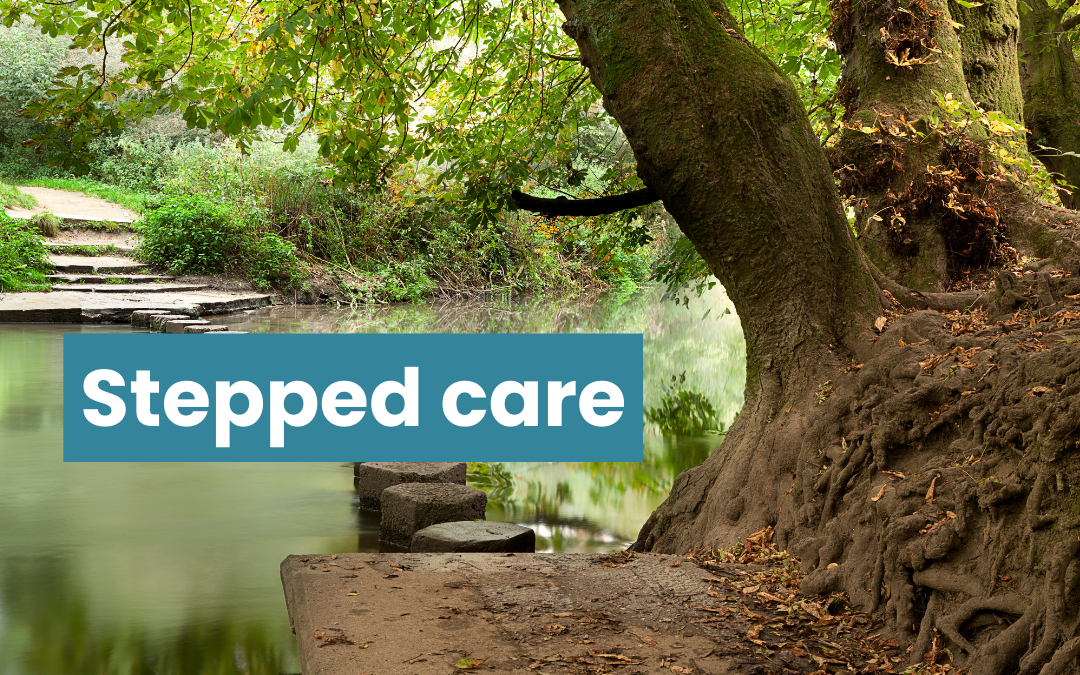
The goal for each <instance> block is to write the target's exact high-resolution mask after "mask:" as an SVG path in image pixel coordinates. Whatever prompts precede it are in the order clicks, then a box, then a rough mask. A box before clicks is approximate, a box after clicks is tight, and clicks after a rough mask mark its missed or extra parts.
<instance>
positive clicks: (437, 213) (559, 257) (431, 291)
mask: <svg viewBox="0 0 1080 675" xmlns="http://www.w3.org/2000/svg"><path fill="white" fill-rule="evenodd" d="M125 133H127V132H125ZM98 145H99V146H100V147H99V148H98V150H99V151H100V152H101V153H103V154H101V155H100V156H99V157H98V158H97V159H96V160H95V161H94V163H93V164H92V165H91V172H90V174H89V175H90V176H92V177H96V178H97V179H102V180H113V181H116V182H117V183H118V184H107V183H102V182H98V180H93V179H91V178H73V177H41V176H40V175H38V176H37V177H35V178H33V179H32V180H21V181H19V182H20V183H21V184H26V185H35V186H40V187H49V188H55V189H62V190H73V191H78V192H83V193H85V194H88V195H92V196H96V197H101V198H103V199H106V200H109V201H111V202H114V203H117V204H120V205H121V206H124V207H125V208H128V209H130V210H132V211H134V212H136V213H139V214H141V215H142V218H143V219H142V221H141V222H140V223H138V224H137V225H136V226H134V227H133V228H132V229H135V230H136V231H138V232H139V233H140V234H141V235H142V238H143V243H142V247H141V249H140V250H139V252H138V254H137V255H139V256H141V258H142V259H143V260H145V261H147V262H150V263H152V264H154V265H158V266H160V267H163V268H166V269H169V270H170V271H172V272H174V273H207V274H215V273H220V272H228V273H232V274H240V275H245V276H247V277H249V278H250V279H251V281H252V282H253V283H254V284H255V285H256V286H257V287H259V288H262V289H268V288H270V287H273V288H277V289H279V290H307V289H308V288H309V284H310V283H311V281H313V280H314V279H316V278H320V279H327V278H329V279H331V280H332V281H333V283H334V284H336V286H337V288H338V292H337V293H336V294H335V295H337V297H338V298H339V299H345V300H350V299H351V300H355V301H359V302H374V303H382V302H400V301H419V300H423V299H426V298H430V297H433V296H438V297H450V296H462V295H465V296H475V295H478V294H507V293H509V294H511V295H513V294H520V293H536V292H539V293H560V294H563V293H569V294H574V293H578V292H582V291H593V290H601V289H604V288H614V289H616V290H625V289H633V288H635V287H637V286H638V285H640V284H642V283H644V282H645V281H647V279H648V276H649V273H650V269H651V266H652V265H653V263H654V262H655V260H656V258H657V257H658V251H659V250H660V249H661V248H662V241H661V242H657V241H654V237H653V236H652V234H653V232H652V231H653V230H657V228H660V229H663V228H664V227H666V226H665V225H663V223H659V221H657V222H654V221H653V220H649V219H644V218H638V217H636V216H630V217H628V216H627V215H625V214H622V215H616V216H603V217H595V218H560V219H558V220H550V219H544V218H538V217H535V216H533V215H532V214H529V213H526V212H520V211H519V212H513V211H509V210H507V211H505V212H504V213H503V214H502V215H501V216H500V217H498V218H495V219H488V220H487V221H484V222H479V223H478V221H477V219H476V217H475V216H476V214H475V213H474V211H475V205H474V204H472V203H470V202H469V201H468V200H467V199H465V198H464V195H461V194H459V193H458V188H455V187H454V186H449V187H448V186H445V185H438V184H435V183H432V182H431V181H430V180H427V179H426V178H425V177H423V176H420V175H419V174H418V173H412V174H409V173H408V172H404V173H399V174H397V175H395V176H393V177H392V178H391V180H390V181H389V183H388V185H386V186H385V188H384V189H383V190H381V191H379V192H371V191H361V190H360V189H359V188H354V187H352V186H348V185H335V184H334V181H333V180H332V177H331V175H330V174H329V173H328V171H327V169H326V167H325V165H324V164H323V162H322V161H321V160H320V158H319V156H318V148H317V146H316V145H315V142H314V139H313V138H310V139H305V140H304V141H303V142H301V144H300V147H298V148H297V149H296V151H295V152H291V153H286V152H283V151H282V150H281V146H280V144H277V143H274V142H272V141H264V142H258V143H256V144H254V145H253V146H252V148H251V151H250V153H249V154H247V155H242V154H241V153H240V152H239V151H238V150H237V149H236V148H235V147H233V146H232V145H231V144H229V143H226V142H221V141H220V139H218V140H215V139H209V138H201V139H197V140H187V141H183V142H181V141H176V140H175V139H174V140H168V139H167V138H164V137H162V136H147V135H146V134H142V135H138V134H134V133H132V134H131V135H130V136H123V137H121V138H120V140H119V141H117V142H115V143H112V142H110V143H102V144H98ZM109 153H112V154H109ZM151 163H152V164H151ZM0 173H2V172H0ZM541 193H542V190H540V191H539V192H538V194H541ZM184 200H188V201H184ZM192 200H194V201H192ZM211 212H212V214H211ZM94 225H95V224H92V223H80V224H79V225H78V226H77V227H79V228H82V229H87V228H90V227H93V226H94ZM61 227H63V225H61ZM98 227H99V228H101V229H110V230H122V229H127V228H125V227H124V226H119V225H116V224H110V223H104V224H101V225H99V226H98ZM660 239H661V240H663V239H664V235H662V234H661V236H660ZM320 292H325V286H323V287H322V288H321V289H320Z"/></svg>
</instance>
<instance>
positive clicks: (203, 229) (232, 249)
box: [135, 196, 300, 289]
mask: <svg viewBox="0 0 1080 675" xmlns="http://www.w3.org/2000/svg"><path fill="white" fill-rule="evenodd" d="M257 216H258V214H257V213H255V214H249V217H250V220H247V221H245V220H241V219H239V218H237V217H236V216H235V215H234V214H233V213H232V212H230V210H229V209H227V208H226V207H224V206H221V205H219V204H215V203H214V202H211V201H210V200H209V199H207V198H206V197H201V196H188V197H174V198H168V199H165V200H164V201H163V202H162V203H161V204H160V206H158V208H157V209H155V210H154V211H151V212H150V213H149V214H148V215H147V216H146V217H144V218H143V219H142V220H140V221H139V222H138V223H137V224H136V230H137V231H138V232H139V234H140V236H141V242H140V244H139V246H138V248H137V250H136V251H135V254H136V256H138V257H139V258H140V259H142V260H145V261H146V262H149V263H151V264H154V265H159V266H161V267H164V268H166V269H168V270H169V271H170V272H173V273H175V274H185V273H189V274H213V273H217V272H238V273H242V274H246V275H247V276H248V277H250V279H251V281H252V283H254V284H255V286H256V287H258V288H261V289H267V288H270V287H271V286H273V285H278V286H282V287H293V286H297V285H299V283H300V262H299V259H298V258H297V255H296V249H295V247H293V245H292V244H291V243H289V242H288V241H286V240H284V239H282V238H281V237H279V236H277V235H276V234H272V233H266V232H259V231H258V230H257V229H256V227H255V226H254V225H253V224H251V223H252V222H254V221H255V220H257Z"/></svg>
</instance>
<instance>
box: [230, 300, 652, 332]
mask: <svg viewBox="0 0 1080 675" xmlns="http://www.w3.org/2000/svg"><path fill="white" fill-rule="evenodd" d="M648 297H649V293H648V291H647V290H643V291H639V292H634V293H624V294H605V295H601V296H597V295H580V296H577V297H573V298H553V297H547V296H530V297H528V298H524V299H522V298H513V299H510V298H501V299H500V298H490V299H486V300H484V301H476V300H455V301H449V300H447V301H437V302H431V303H425V304H412V303H409V304H395V305H357V306H354V307H340V308H336V309H330V308H319V307H299V306H298V307H276V308H268V309H264V310H259V311H258V312H255V313H253V314H250V315H245V316H238V317H229V318H227V319H225V322H226V323H228V324H229V325H230V326H233V327H234V328H237V329H240V328H241V327H242V328H243V330H250V331H251V332H259V333H290V332H301V333H564V332H579V331H580V332H586V333H589V332H639V331H641V330H642V328H643V327H644V325H645V317H644V314H645V311H646V305H647V300H648Z"/></svg>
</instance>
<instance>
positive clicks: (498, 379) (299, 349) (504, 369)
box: [64, 333, 642, 462]
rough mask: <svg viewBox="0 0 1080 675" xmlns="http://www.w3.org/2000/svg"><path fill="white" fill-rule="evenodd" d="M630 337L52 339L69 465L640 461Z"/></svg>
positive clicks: (635, 357)
mask: <svg viewBox="0 0 1080 675" xmlns="http://www.w3.org/2000/svg"><path fill="white" fill-rule="evenodd" d="M641 356H642V337H641V335H640V334H638V335H633V334H631V335H623V334H620V335H595V334H588V335H446V334H438V335H428V334H424V335H400V334H395V335H367V334H364V335H355V334H353V335H233V336H227V337H226V336H221V335H151V334H134V335H116V334H108V335H87V334H79V333H72V334H67V335H65V336H64V460H65V461H73V462H129V461H137V462H159V461H160V462H165V461H168V462H185V461H190V462H213V461H221V462H266V461H271V462H301V461H303V462H307V461H318V462H354V461H387V462H398V461H401V462H417V461H439V462H445V461H500V462H512V461H527V462H581V461H605V462H608V461H612V462H628V461H629V462H640V461H641V459H642V440H641V439H642V435H641V429H642V418H641V410H642V360H641Z"/></svg>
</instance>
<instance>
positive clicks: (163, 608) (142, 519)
mask: <svg viewBox="0 0 1080 675" xmlns="http://www.w3.org/2000/svg"><path fill="white" fill-rule="evenodd" d="M726 306H727V304H726V300H725V299H724V298H723V296H722V295H721V294H719V293H715V294H710V295H707V296H706V297H704V298H701V299H699V300H697V301H692V302H691V303H690V308H689V309H687V308H677V307H675V305H674V304H672V303H670V302H669V303H661V302H660V299H659V295H658V294H655V293H652V294H650V293H640V294H636V295H631V296H621V297H604V298H599V299H596V300H593V301H590V302H585V303H583V302H580V301H578V302H559V301H555V302H553V301H551V300H550V299H543V300H540V299H538V300H532V301H529V302H526V303H510V302H505V303H486V304H468V305H461V304H456V305H438V304H433V305H410V306H395V307H357V308H310V307H308V308H303V307H280V308H271V309H266V310H260V311H258V312H255V313H252V314H246V315H238V316H230V317H220V318H216V319H214V321H215V322H216V323H226V324H229V325H230V326H231V327H233V329H234V330H247V331H250V332H276V333H280V332H302V333H310V332H630V333H643V334H644V382H643V386H644V390H645V404H646V406H647V407H648V406H655V405H658V404H659V402H660V400H661V398H662V396H663V394H664V386H663V383H664V382H667V381H670V378H671V375H673V374H676V375H677V374H679V373H682V372H685V373H686V385H687V386H688V387H690V388H693V389H695V390H696V391H699V392H701V393H703V394H705V395H706V396H707V397H708V398H709V399H710V400H711V401H712V402H713V404H714V405H715V407H716V409H717V410H718V412H719V413H720V415H721V418H722V419H723V421H724V422H725V423H730V421H731V419H732V418H733V417H734V415H735V412H736V411H737V410H738V408H739V407H740V405H741V400H742V385H743V362H744V354H743V340H742V333H741V330H740V329H739V325H738V320H737V319H736V318H735V317H734V315H732V314H727V315H724V309H725V307H726ZM710 310H711V311H710ZM706 312H710V314H709V316H708V317H706V318H704V319H702V316H703V315H704V314H705V313H706ZM73 331H85V332H91V331H92V332H99V333H100V332H127V331H128V329H126V328H124V327H108V326H103V327H91V326H86V327H80V326H77V325H10V324H9V325H0V675H8V674H11V675H16V674H18V675H23V674H26V675H38V674H40V675H53V674H56V675H61V674H78V673H95V674H96V673H118V674H120V673H123V674H137V673H138V674H141V673H147V674H149V673H155V674H160V675H166V674H173V673H176V674H180V673H184V674H187V673H192V674H194V673H207V674H217V673H229V674H232V673H250V674H252V675H255V674H258V675H263V674H266V675H277V674H280V673H296V672H299V666H298V664H297V660H296V647H295V642H294V638H293V636H292V634H291V633H290V631H289V627H288V617H287V616H286V612H285V604H284V599H283V596H282V592H281V585H280V580H279V577H278V563H279V562H280V561H281V560H282V558H284V557H285V556H286V555H289V554H292V553H340V552H347V551H357V550H361V551H374V550H378V517H377V515H372V514H368V513H365V512H360V511H358V510H357V509H356V507H355V506H354V504H353V487H352V467H351V465H349V466H344V465H338V464H287V465H283V464H198V463H192V464H151V463H125V464H65V463H63V461H62V447H63V428H62V418H63V406H62V385H63V383H62V380H61V375H62V370H63V361H62V357H63V354H62V341H63V334H64V333H65V332H73ZM163 339H165V338H163ZM325 357H326V355H318V354H312V355H310V358H325ZM643 439H644V447H645V461H644V462H643V463H640V464H630V463H626V464H611V463H579V464H513V463H511V464H502V465H494V466H487V467H484V468H483V469H482V471H483V473H481V472H480V471H479V470H478V471H474V473H472V474H471V475H470V481H471V483H472V484H473V485H475V486H476V487H480V488H482V489H484V490H486V491H487V492H488V495H489V505H488V518H489V519H492V520H506V521H511V522H517V523H521V524H525V525H529V526H530V527H533V528H535V529H536V530H537V534H538V536H539V540H538V546H539V547H540V548H541V549H543V550H547V551H560V552H561V551H570V552H574V551H607V550H615V549H618V548H621V547H623V546H625V545H626V544H627V543H628V542H630V541H632V540H633V539H634V538H635V536H636V534H637V531H638V529H639V528H640V527H641V524H642V523H643V522H644V521H645V519H646V518H647V517H648V515H649V514H650V513H651V512H652V510H653V509H654V508H655V507H656V506H657V505H658V504H659V503H660V502H661V501H662V500H663V498H664V496H665V495H666V494H667V490H668V489H669V488H670V485H671V482H672V481H673V479H674V477H675V475H677V474H678V472H679V471H682V470H683V469H685V468H687V467H689V466H693V465H694V464H697V463H699V462H700V461H702V460H703V459H704V458H705V457H707V456H708V454H709V453H710V452H712V450H713V449H715V447H716V446H717V445H718V444H719V437H718V436H705V437H700V438H674V437H665V436H663V435H662V434H660V433H659V431H658V430H657V429H656V428H655V427H652V428H651V427H649V426H645V427H644V430H643ZM116 442H117V443H137V442H138V439H128V438H117V439H116ZM386 459H387V460H388V461H392V460H393V457H392V456H387V457H386Z"/></svg>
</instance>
